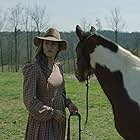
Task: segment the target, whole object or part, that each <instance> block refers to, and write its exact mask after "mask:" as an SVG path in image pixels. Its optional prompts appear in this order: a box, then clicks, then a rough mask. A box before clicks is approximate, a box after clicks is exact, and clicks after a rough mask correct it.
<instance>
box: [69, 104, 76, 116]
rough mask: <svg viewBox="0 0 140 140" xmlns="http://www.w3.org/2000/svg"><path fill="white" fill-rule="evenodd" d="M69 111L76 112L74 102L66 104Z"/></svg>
mask: <svg viewBox="0 0 140 140" xmlns="http://www.w3.org/2000/svg"><path fill="white" fill-rule="evenodd" d="M68 109H69V112H70V113H72V114H76V113H77V112H78V108H77V106H76V105H75V104H73V103H70V104H69V106H68Z"/></svg>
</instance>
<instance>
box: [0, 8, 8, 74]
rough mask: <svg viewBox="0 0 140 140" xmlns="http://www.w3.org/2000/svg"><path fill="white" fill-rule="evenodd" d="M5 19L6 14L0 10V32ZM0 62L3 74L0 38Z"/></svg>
mask: <svg viewBox="0 0 140 140" xmlns="http://www.w3.org/2000/svg"><path fill="white" fill-rule="evenodd" d="M6 17H7V13H6V12H3V11H2V10H0V32H1V31H2V30H3V28H4V26H5V21H6ZM0 60H1V71H2V72H3V45H2V40H1V37H0Z"/></svg>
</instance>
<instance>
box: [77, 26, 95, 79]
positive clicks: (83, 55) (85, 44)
mask: <svg viewBox="0 0 140 140" xmlns="http://www.w3.org/2000/svg"><path fill="white" fill-rule="evenodd" d="M94 33H95V28H94V27H91V30H90V32H84V31H82V29H81V28H80V27H79V25H77V26H76V34H77V36H78V37H79V40H80V41H79V43H78V45H77V47H76V53H77V73H76V77H77V79H78V80H79V81H85V80H86V79H87V78H88V76H91V75H92V74H93V68H92V67H91V65H90V53H92V52H93V51H94V48H95V47H96V43H97V40H96V36H95V39H94V37H93V36H94V35H95V34H94ZM91 37H92V38H91ZM93 40H94V41H93Z"/></svg>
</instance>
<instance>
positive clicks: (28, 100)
mask: <svg viewBox="0 0 140 140" xmlns="http://www.w3.org/2000/svg"><path fill="white" fill-rule="evenodd" d="M23 76H24V83H23V101H24V104H25V106H26V108H27V110H28V111H29V112H30V114H31V115H32V116H33V117H34V118H35V119H37V120H40V121H45V120H49V119H51V118H52V116H53V109H52V108H51V107H48V106H47V105H45V104H44V103H43V102H41V101H40V100H39V99H38V98H37V97H36V91H37V80H38V71H37V67H36V66H35V64H28V65H26V66H25V67H24V68H23Z"/></svg>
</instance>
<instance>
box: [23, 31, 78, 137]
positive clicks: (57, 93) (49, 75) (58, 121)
mask: <svg viewBox="0 0 140 140" xmlns="http://www.w3.org/2000/svg"><path fill="white" fill-rule="evenodd" d="M34 43H35V45H36V46H37V47H38V50H37V53H36V56H35V59H36V61H35V62H34V63H33V64H27V65H26V66H25V67H24V68H23V75H24V84H23V99H24V104H25V106H26V108H27V110H28V111H29V117H28V123H27V129H26V136H25V140H64V139H65V129H66V116H65V107H68V109H69V111H70V113H75V112H77V111H78V109H77V107H76V106H75V105H74V104H73V103H72V101H71V100H70V99H67V98H66V96H65V87H64V77H63V71H62V67H61V65H60V64H59V63H56V62H55V60H56V57H57V55H58V53H59V52H60V51H62V50H65V49H66V47H67V43H66V41H64V40H61V38H60V34H59V32H58V31H57V30H56V29H54V28H50V29H48V31H47V32H46V34H45V36H44V37H35V38H34Z"/></svg>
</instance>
